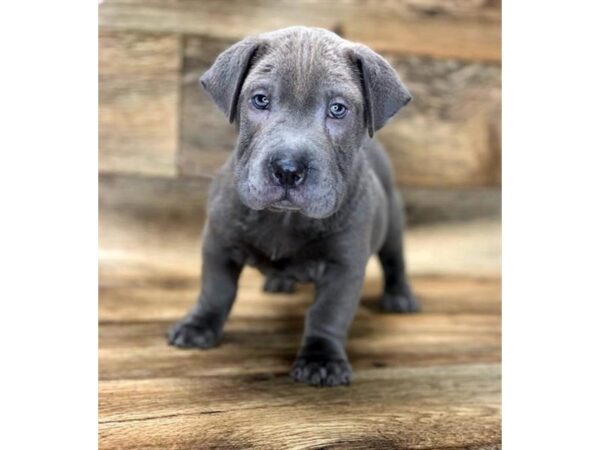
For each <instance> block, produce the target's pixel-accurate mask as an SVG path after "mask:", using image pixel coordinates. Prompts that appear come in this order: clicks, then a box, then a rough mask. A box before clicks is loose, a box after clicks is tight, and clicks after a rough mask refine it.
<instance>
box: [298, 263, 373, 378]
mask: <svg viewBox="0 0 600 450" xmlns="http://www.w3.org/2000/svg"><path fill="white" fill-rule="evenodd" d="M366 262H367V255H364V256H362V257H360V258H357V259H355V260H354V261H352V263H351V264H350V263H343V262H342V263H331V264H329V265H328V267H327V269H326V272H325V274H324V275H323V277H322V278H321V279H320V280H318V281H317V283H316V298H315V302H314V303H313V305H312V306H311V307H310V309H309V310H308V313H307V315H306V322H305V327H304V336H303V342H302V347H301V349H300V351H299V352H298V356H297V357H296V360H295V361H294V365H293V368H292V372H291V375H292V377H293V378H294V379H295V380H296V381H301V382H304V383H307V384H311V385H315V386H337V385H340V384H349V383H350V378H351V375H352V368H351V366H350V363H349V362H348V357H347V356H346V350H345V348H344V347H345V343H346V334H347V332H348V328H349V327H350V324H351V323H352V319H353V318H354V314H355V312H356V308H357V306H358V302H359V299H360V294H361V290H362V285H363V281H364V276H365V266H366Z"/></svg>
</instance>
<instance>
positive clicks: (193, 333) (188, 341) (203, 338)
mask: <svg viewBox="0 0 600 450" xmlns="http://www.w3.org/2000/svg"><path fill="white" fill-rule="evenodd" d="M167 338H168V341H169V344H170V345H174V346H175V347H180V348H211V347H215V346H216V345H217V344H218V343H219V335H218V333H217V332H216V331H215V330H214V329H212V328H211V327H209V326H206V325H198V324H195V323H193V322H185V321H183V322H179V323H176V324H175V325H173V327H172V328H171V329H170V330H169V333H168V336H167Z"/></svg>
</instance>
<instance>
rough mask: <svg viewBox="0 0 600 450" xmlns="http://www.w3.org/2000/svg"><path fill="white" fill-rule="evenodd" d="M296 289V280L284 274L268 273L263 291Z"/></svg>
mask: <svg viewBox="0 0 600 450" xmlns="http://www.w3.org/2000/svg"><path fill="white" fill-rule="evenodd" d="M295 290H296V282H295V281H294V280H293V279H292V278H288V277H285V276H282V275H277V274H273V273H269V274H267V276H266V278H265V284H264V285H263V291H265V292H272V293H278V292H284V293H291V292H294V291H295Z"/></svg>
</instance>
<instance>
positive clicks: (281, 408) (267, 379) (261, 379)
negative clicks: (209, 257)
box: [99, 214, 501, 449]
mask: <svg viewBox="0 0 600 450" xmlns="http://www.w3.org/2000/svg"><path fill="white" fill-rule="evenodd" d="M114 219H115V217H113V216H111V215H110V214H104V215H103V217H102V218H101V229H102V233H103V236H102V240H101V260H100V306H99V315H100V349H99V358H100V373H99V378H100V381H99V392H100V398H99V416H100V425H99V433H100V448H104V449H118V448H157V449H166V448H174V449H180V448H181V449H184V448H185V449H187V448H195V449H209V448H222V449H247V448H259V449H283V448H297V449H304V448H315V449H316V448H339V449H347V448H356V449H388V448H390V449H391V448H399V449H458V448H468V449H497V448H500V439H501V437H500V430H501V427H500V406H501V405H500V358H501V353H500V325H501V323H500V322H501V319H500V314H501V311H500V281H499V274H495V275H494V274H488V275H481V274H479V275H476V276H475V275H471V274H469V273H466V274H459V273H453V272H452V271H450V272H449V274H439V273H438V274H428V273H426V272H423V271H422V272H420V273H415V274H413V276H412V280H413V285H414V288H415V291H416V293H417V295H418V296H419V297H420V298H421V300H422V304H423V312H422V313H420V314H416V315H405V316H402V315H390V314H382V313H380V312H379V311H378V310H377V306H376V297H377V295H378V293H379V291H380V289H381V279H380V271H379V268H378V267H377V265H376V264H375V263H374V262H371V264H370V265H369V268H368V273H367V280H366V283H365V288H364V293H363V301H362V304H361V307H360V310H359V312H358V315H357V317H356V320H355V322H354V324H353V326H352V329H351V333H350V337H349V341H348V353H349V356H350V358H351V362H352V365H353V367H354V378H353V383H352V385H351V386H350V387H342V388H335V389H328V388H320V389H319V388H312V387H308V386H304V385H301V384H295V383H293V382H292V381H291V380H290V378H289V377H288V375H287V374H288V371H289V369H290V366H291V363H292V361H293V357H294V354H295V352H296V351H297V349H298V345H299V342H300V337H301V330H302V323H303V314H304V311H305V309H306V307H307V306H308V305H309V304H310V302H311V298H312V292H313V291H312V288H310V287H308V286H307V287H302V288H301V289H300V290H299V291H298V292H297V293H295V294H292V295H275V294H264V293H263V292H262V291H261V284H262V277H261V276H260V275H259V274H258V273H257V272H255V271H253V270H245V271H244V273H243V275H242V279H241V284H240V290H239V295H238V301H237V302H236V304H235V306H234V309H233V312H232V315H231V319H230V321H229V322H228V324H227V326H226V329H225V338H224V341H223V343H222V345H221V346H220V347H218V348H216V349H212V350H209V351H200V350H180V349H176V348H173V347H169V346H167V345H166V342H165V337H164V335H165V332H166V330H167V328H168V327H169V325H170V324H171V323H172V322H173V321H175V320H176V319H178V318H179V317H180V316H181V315H182V314H183V313H184V312H185V311H186V310H187V309H188V308H189V307H190V306H191V304H192V303H193V301H194V297H195V295H196V293H197V289H198V279H197V275H198V274H197V272H198V262H197V261H196V260H195V257H194V255H195V254H197V251H196V249H197V240H192V241H189V240H188V241H186V239H184V238H183V237H182V236H181V235H177V233H175V232H173V236H172V240H171V241H170V242H171V245H170V246H169V245H167V244H164V242H165V241H166V242H169V241H168V237H167V236H168V235H164V234H162V241H161V240H160V239H158V237H157V235H155V234H156V232H157V230H158V229H160V228H156V229H155V228H152V226H151V225H148V220H147V218H146V219H145V221H144V224H145V225H144V226H141V225H140V227H141V228H140V230H138V231H139V233H138V234H136V235H135V236H132V235H128V234H127V233H126V232H125V231H123V230H124V229H126V230H128V231H127V232H128V233H131V232H133V231H132V228H130V227H129V225H128V226H125V227H123V226H121V225H122V224H120V225H117V223H118V221H115V220H114ZM103 220H104V223H103V222H102V221H103ZM106 221H110V223H107V222H106ZM161 230H162V229H161ZM161 232H164V230H162V231H161ZM144 233H146V234H148V233H149V234H152V235H155V237H156V239H155V241H156V242H159V241H160V242H163V244H161V245H162V246H161V247H160V248H155V247H153V244H152V240H151V239H143V238H140V237H139V236H143V235H144ZM420 233H421V234H423V233H424V232H423V231H420ZM435 233H438V236H439V233H441V231H435ZM417 234H418V233H417ZM413 236H414V234H411V233H409V236H408V244H409V245H414V242H415V241H414V239H413ZM194 239H196V238H194ZM167 247H169V248H170V249H171V250H170V251H171V253H169V251H167V250H164V256H162V258H161V251H162V250H161V249H166V248H167ZM174 248H176V249H187V250H177V251H176V252H174V250H173V249H174ZM177 252H179V256H178V257H177V256H176V255H174V253H177ZM182 252H185V255H181V253H182ZM190 255H192V256H190ZM192 258H194V259H192ZM192 260H193V261H195V262H193V263H192V262H191V261H192Z"/></svg>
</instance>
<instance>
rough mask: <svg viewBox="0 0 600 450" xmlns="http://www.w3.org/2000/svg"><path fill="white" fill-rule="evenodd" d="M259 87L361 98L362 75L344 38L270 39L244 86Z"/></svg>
mask: <svg viewBox="0 0 600 450" xmlns="http://www.w3.org/2000/svg"><path fill="white" fill-rule="evenodd" d="M340 41H341V39H340ZM257 88H265V89H277V90H278V91H279V92H278V93H279V94H280V95H282V96H286V97H291V98H295V99H301V100H306V99H310V98H315V97H318V96H322V95H324V94H327V95H329V96H336V95H337V96H343V97H345V98H347V100H348V101H351V102H354V103H357V104H360V102H361V101H362V94H361V88H360V76H359V74H358V72H357V70H356V69H353V67H352V65H351V64H350V59H349V57H348V53H347V49H346V47H344V45H343V41H342V42H336V41H333V40H329V39H326V38H324V37H322V36H321V37H319V36H316V37H315V36H311V37H310V38H302V37H298V36H295V37H290V38H288V39H277V40H273V41H271V42H267V43H266V44H265V48H264V50H263V53H262V54H261V55H259V56H258V58H257V62H256V64H255V65H254V66H253V67H252V69H251V71H250V73H249V74H248V77H247V79H246V82H245V84H244V90H246V89H257Z"/></svg>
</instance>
